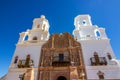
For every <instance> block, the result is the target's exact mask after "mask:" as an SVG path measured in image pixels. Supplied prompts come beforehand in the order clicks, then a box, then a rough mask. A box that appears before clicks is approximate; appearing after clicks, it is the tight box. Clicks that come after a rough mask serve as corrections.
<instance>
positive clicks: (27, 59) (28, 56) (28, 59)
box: [25, 54, 30, 67]
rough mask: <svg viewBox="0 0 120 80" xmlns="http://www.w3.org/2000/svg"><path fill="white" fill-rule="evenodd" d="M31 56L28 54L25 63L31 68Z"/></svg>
mask: <svg viewBox="0 0 120 80" xmlns="http://www.w3.org/2000/svg"><path fill="white" fill-rule="evenodd" d="M29 63H30V55H29V54H28V55H27V57H26V61H25V67H30V64H29Z"/></svg>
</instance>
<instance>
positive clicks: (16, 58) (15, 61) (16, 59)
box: [14, 56, 18, 64]
mask: <svg viewBox="0 0 120 80" xmlns="http://www.w3.org/2000/svg"><path fill="white" fill-rule="evenodd" d="M17 61H18V56H16V57H15V60H14V63H15V64H16V63H17Z"/></svg>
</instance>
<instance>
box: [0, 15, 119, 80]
mask: <svg viewBox="0 0 120 80" xmlns="http://www.w3.org/2000/svg"><path fill="white" fill-rule="evenodd" d="M74 25H75V29H74V30H73V36H74V38H75V39H76V40H77V41H78V42H79V43H80V44H81V46H82V53H83V59H84V64H85V69H86V74H87V79H88V80H98V79H99V77H98V74H99V73H98V72H99V71H101V72H102V73H104V78H105V79H106V80H120V76H119V74H120V63H119V61H118V60H116V57H115V55H114V52H113V50H112V47H111V45H110V39H109V38H108V37H107V35H106V32H105V29H104V28H101V27H98V26H97V25H92V21H91V17H90V16H89V15H78V16H77V17H75V20H74ZM49 28H50V26H49V22H48V20H47V19H46V18H45V16H43V15H42V16H41V17H40V18H35V19H34V20H33V25H32V29H30V30H27V31H26V32H21V33H20V38H19V40H18V43H17V44H16V49H15V52H14V55H13V58H12V61H11V64H10V67H9V71H8V73H7V75H6V76H5V77H4V78H2V79H0V80H20V78H19V77H20V75H21V74H24V73H25V72H26V71H27V69H29V68H32V69H33V71H32V72H31V74H33V75H34V79H33V78H31V80H37V73H38V66H39V60H40V57H41V51H42V50H41V49H42V45H43V44H44V43H45V42H47V40H48V39H49V36H50V34H49ZM96 54H97V56H99V58H100V60H99V61H100V62H102V60H103V61H104V60H105V61H106V63H105V65H92V64H91V61H92V58H93V63H94V59H95V58H94V56H95V55H96ZM108 54H109V55H110V56H111V59H109V57H108ZM28 55H30V60H31V65H30V67H29V68H18V64H19V61H20V60H21V61H22V64H26V63H25V62H24V61H25V60H26V56H28ZM15 59H17V62H15Z"/></svg>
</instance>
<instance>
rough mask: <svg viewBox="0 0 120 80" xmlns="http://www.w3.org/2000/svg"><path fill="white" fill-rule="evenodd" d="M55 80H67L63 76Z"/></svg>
mask: <svg viewBox="0 0 120 80" xmlns="http://www.w3.org/2000/svg"><path fill="white" fill-rule="evenodd" d="M57 80H67V79H66V78H65V77H64V76H59V77H58V78H57Z"/></svg>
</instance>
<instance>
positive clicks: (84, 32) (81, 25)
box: [73, 15, 107, 40]
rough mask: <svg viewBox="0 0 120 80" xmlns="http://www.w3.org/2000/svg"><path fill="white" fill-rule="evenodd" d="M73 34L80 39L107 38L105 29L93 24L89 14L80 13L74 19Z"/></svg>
mask: <svg viewBox="0 0 120 80" xmlns="http://www.w3.org/2000/svg"><path fill="white" fill-rule="evenodd" d="M74 25H75V29H74V31H73V35H74V37H75V38H76V39H78V40H93V39H94V40H98V39H107V36H106V33H105V29H104V28H98V26H96V25H92V22H91V17H90V16H89V15H78V16H77V17H75V20H74Z"/></svg>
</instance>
